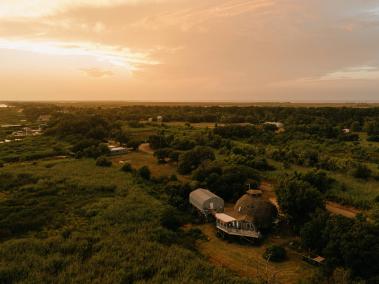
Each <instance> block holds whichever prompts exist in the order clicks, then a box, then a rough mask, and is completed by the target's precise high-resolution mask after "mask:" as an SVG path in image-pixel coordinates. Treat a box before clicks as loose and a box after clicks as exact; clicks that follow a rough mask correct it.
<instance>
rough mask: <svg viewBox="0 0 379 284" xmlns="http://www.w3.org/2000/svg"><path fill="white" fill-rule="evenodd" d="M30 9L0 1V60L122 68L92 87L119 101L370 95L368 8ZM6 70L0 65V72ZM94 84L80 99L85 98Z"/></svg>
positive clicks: (121, 5)
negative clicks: (129, 97)
mask: <svg viewBox="0 0 379 284" xmlns="http://www.w3.org/2000/svg"><path fill="white" fill-rule="evenodd" d="M37 2H38V4H39V5H37ZM37 2H36V1H33V0H28V1H26V0H20V1H13V0H12V1H10V0H8V1H5V2H4V1H1V3H0V11H2V12H0V15H1V13H3V15H4V16H3V18H1V16H0V39H1V40H0V55H1V53H2V52H4V50H6V49H9V48H11V49H12V50H18V51H20V52H22V53H32V54H35V53H38V54H46V55H47V56H54V57H64V56H66V57H71V58H87V59H88V60H87V61H86V62H85V63H83V62H80V64H79V63H76V62H75V61H74V60H73V62H69V64H72V66H70V67H72V68H71V70H78V69H79V70H81V69H82V68H83V66H97V67H98V68H99V69H100V70H112V72H113V73H114V74H115V75H117V74H118V72H119V68H120V67H121V66H123V69H124V70H130V71H129V72H131V73H133V74H132V75H133V76H128V77H127V78H128V79H127V80H121V79H120V81H117V80H118V79H119V77H118V76H112V82H113V85H112V86H110V85H105V82H106V81H110V80H98V81H99V82H103V83H104V85H102V87H103V89H102V88H100V87H99V86H96V88H97V89H96V90H105V86H106V87H108V88H110V89H109V91H108V90H105V91H104V93H107V94H110V93H111V94H113V95H114V96H119V97H118V98H121V95H120V93H128V94H130V93H136V94H138V95H139V96H138V97H139V98H143V99H149V98H152V97H154V98H155V99H159V97H160V96H161V97H162V99H163V100H165V99H169V98H171V99H173V100H175V99H179V97H180V98H191V99H193V100H196V99H202V98H204V97H208V96H209V97H216V98H219V99H226V100H227V99H241V100H249V99H250V98H255V97H257V96H258V97H261V98H270V97H271V98H272V97H275V98H277V97H278V96H279V95H278V94H280V95H281V96H283V97H286V96H287V97H291V96H292V95H293V94H295V93H296V94H298V96H303V97H304V98H305V97H307V96H308V97H309V96H311V97H312V98H313V97H314V96H315V94H317V96H318V97H320V98H322V97H329V96H330V93H329V92H330V90H335V92H336V93H337V92H338V93H340V94H341V96H342V95H343V94H344V93H346V92H347V91H346V90H343V88H342V86H343V85H344V83H346V82H350V83H351V81H355V83H354V84H357V82H356V81H365V82H360V84H359V87H361V91H360V92H359V93H357V96H367V97H372V96H375V95H376V96H377V93H378V91H379V82H378V81H379V78H378V76H377V72H378V69H379V53H378V50H379V38H378V37H377V35H378V33H379V13H377V11H378V5H377V4H376V3H375V1H372V0H363V1H356V0H333V1H320V0H307V1H303V0H161V1H154V0H142V1H137V0H135V1H131V0H124V1H122V0H119V1H118V0H116V1H111V0H107V1H105V0H104V1H93V0H78V1H73V0H56V1H50V0H40V1H37ZM4 3H5V4H4ZM28 3H31V4H30V5H29V4H28ZM23 5H25V6H23ZM28 5H29V6H28ZM3 8H5V9H3ZM12 9H13V12H12ZM4 11H5V12H4ZM29 12H30V15H28V13H29ZM4 41H5V42H6V44H2V42H4ZM66 57H64V58H66ZM4 58H5V56H4ZM15 60H17V59H15ZM48 60H49V59H47V60H46V61H48ZM67 64H68V63H67ZM9 65H10V64H9ZM354 66H355V67H354ZM366 66H369V68H368V67H366ZM66 67H67V66H66ZM7 68H10V67H7V66H6V65H5V64H4V63H3V62H2V69H3V70H4V71H3V73H6V70H7ZM25 68H26V69H27V67H25ZM29 68H30V69H31V70H33V68H34V66H32V67H29ZM56 68H57V69H58V68H59V66H57V67H56ZM370 68H371V69H370ZM67 69H68V68H67ZM90 69H91V68H90ZM82 71H83V70H82ZM41 72H42V71H41ZM83 72H84V71H83ZM100 74H101V73H100ZM79 77H82V76H79ZM124 78H125V77H124ZM304 78H305V79H304ZM361 79H369V80H361ZM368 81H370V82H368ZM375 83H377V84H376V85H375ZM351 84H353V83H351ZM93 85H94V84H91V85H88V86H87V85H85V86H81V88H80V90H79V91H80V92H82V93H91V92H92V91H93V88H95V87H94V86H93ZM113 86H117V88H116V87H113ZM337 86H338V88H337ZM355 86H358V85H355ZM41 88H42V87H41ZM300 88H302V93H300V91H299V89H300ZM352 89H353V88H352ZM352 89H351V90H352ZM351 90H349V92H352V91H351ZM354 90H356V88H355V89H354ZM90 91H91V92H90ZM98 92H100V91H98ZM92 93H93V92H92ZM350 95H351V96H352V94H350ZM144 96H145V97H144ZM293 97H295V95H293Z"/></svg>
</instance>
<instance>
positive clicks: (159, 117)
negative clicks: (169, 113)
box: [157, 115, 163, 124]
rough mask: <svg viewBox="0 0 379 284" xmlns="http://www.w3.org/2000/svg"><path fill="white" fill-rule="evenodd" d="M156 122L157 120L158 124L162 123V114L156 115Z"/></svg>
mask: <svg viewBox="0 0 379 284" xmlns="http://www.w3.org/2000/svg"><path fill="white" fill-rule="evenodd" d="M157 122H158V123H159V124H162V122H163V116H161V115H158V116H157Z"/></svg>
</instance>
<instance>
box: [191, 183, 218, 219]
mask: <svg viewBox="0 0 379 284" xmlns="http://www.w3.org/2000/svg"><path fill="white" fill-rule="evenodd" d="M189 201H190V203H191V204H192V205H193V206H194V207H195V208H196V209H197V210H198V211H199V212H200V213H202V214H204V215H205V216H208V215H210V214H213V213H214V212H224V200H223V199H222V198H221V197H219V196H217V195H216V194H214V193H212V192H210V191H209V190H206V189H204V188H198V189H196V190H194V191H192V192H191V193H190V196H189Z"/></svg>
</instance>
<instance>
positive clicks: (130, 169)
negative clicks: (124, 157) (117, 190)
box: [121, 163, 133, 173]
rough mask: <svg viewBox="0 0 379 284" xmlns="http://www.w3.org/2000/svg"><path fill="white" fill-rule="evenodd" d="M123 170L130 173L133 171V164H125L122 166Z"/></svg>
mask: <svg viewBox="0 0 379 284" xmlns="http://www.w3.org/2000/svg"><path fill="white" fill-rule="evenodd" d="M121 170H122V171H123V172H126V173H130V172H132V171H133V167H132V165H131V164H129V163H125V164H124V165H123V166H122V168H121Z"/></svg>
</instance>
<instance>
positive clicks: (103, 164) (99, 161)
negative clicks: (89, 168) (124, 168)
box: [96, 156, 112, 167]
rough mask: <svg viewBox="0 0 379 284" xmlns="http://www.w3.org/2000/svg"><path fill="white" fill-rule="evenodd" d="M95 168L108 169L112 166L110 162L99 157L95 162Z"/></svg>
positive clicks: (105, 158)
mask: <svg viewBox="0 0 379 284" xmlns="http://www.w3.org/2000/svg"><path fill="white" fill-rule="evenodd" d="M96 166H98V167H110V166H112V161H111V160H109V159H108V158H107V157H104V156H101V157H99V158H97V160H96Z"/></svg>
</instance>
